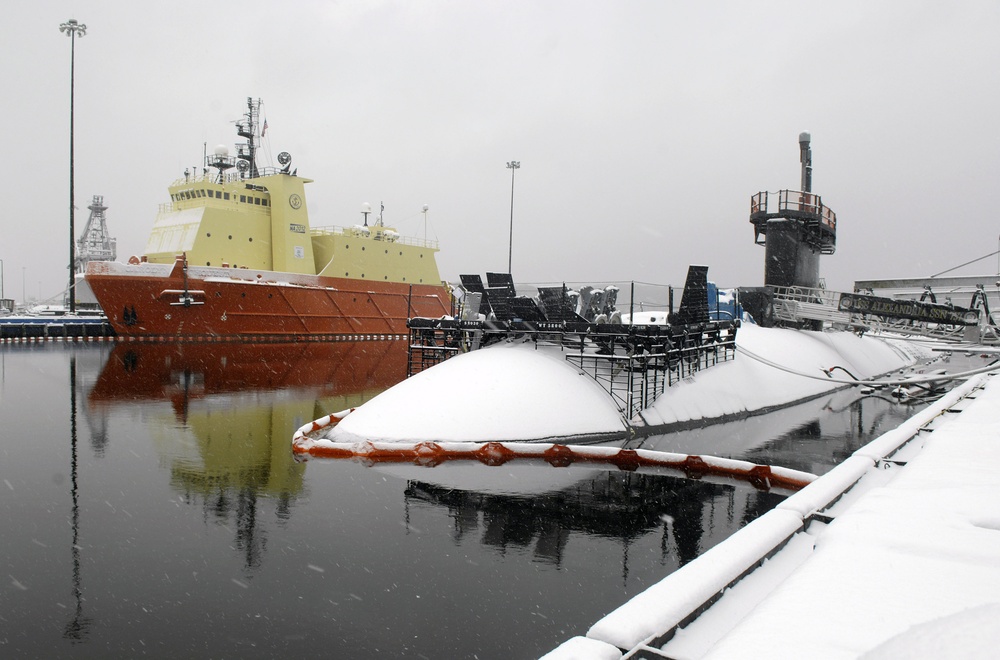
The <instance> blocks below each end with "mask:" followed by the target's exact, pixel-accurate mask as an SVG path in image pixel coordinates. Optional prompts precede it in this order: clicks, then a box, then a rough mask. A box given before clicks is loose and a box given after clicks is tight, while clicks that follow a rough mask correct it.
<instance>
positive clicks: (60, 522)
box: [0, 341, 912, 658]
mask: <svg viewBox="0 0 1000 660" xmlns="http://www.w3.org/2000/svg"><path fill="white" fill-rule="evenodd" d="M405 359H406V358H405V345H404V344H403V343H402V342H384V341H383V342H366V343H356V344H351V343H338V344H297V345H264V346H260V345H231V344H180V345H134V344H119V345H114V344H63V343H50V344H3V345H0V520H2V525H3V528H2V534H0V657H40V658H56V657H87V658H104V657H141V656H149V657H160V658H178V657H198V658H223V657H240V658H253V657H279V656H281V657H350V658H369V657H373V658H374V657H378V658H393V657H407V658H473V657H478V658H533V657H537V656H539V655H541V654H543V653H545V652H547V651H549V650H551V649H552V648H554V647H555V646H557V645H558V644H560V643H561V642H562V641H564V640H565V639H567V638H569V637H571V636H573V635H578V634H584V633H585V632H586V630H587V628H588V627H589V626H590V625H591V624H592V623H594V622H595V621H596V620H597V619H599V618H600V617H601V616H603V615H604V614H605V613H607V612H608V611H610V610H612V609H614V608H615V607H617V606H618V605H620V604H621V603H623V602H624V601H625V600H626V599H628V598H629V597H631V596H633V595H635V594H636V593H638V592H640V591H642V590H643V589H645V588H646V587H648V586H649V585H650V584H652V583H654V582H656V581H658V580H659V579H661V578H662V577H663V576H665V575H667V574H668V573H670V572H671V571H673V570H674V569H676V568H677V567H678V566H679V565H682V564H683V563H685V562H687V561H690V560H691V559H693V558H694V557H696V556H698V554H700V553H701V552H704V551H705V550H706V549H708V548H709V547H711V546H713V545H715V544H716V543H718V542H719V541H721V540H723V539H725V538H726V537H728V536H729V535H730V534H732V533H733V532H734V531H736V530H737V529H739V528H740V527H741V526H742V525H744V524H746V523H747V522H749V521H750V520H753V519H754V518H755V517H757V516H758V515H760V514H761V513H763V512H765V511H767V510H769V509H770V508H772V507H773V506H774V505H775V504H776V503H777V502H779V501H780V499H781V498H780V496H778V495H776V494H770V493H762V492H758V491H756V490H754V489H753V488H752V487H750V486H748V485H744V484H739V483H727V482H723V483H708V482H704V481H688V480H684V479H679V478H675V477H664V476H650V475H641V474H632V473H626V472H620V471H617V470H611V471H609V470H602V469H593V468H588V469H582V468H561V469H556V468H551V467H547V466H546V467H540V466H537V465H515V464H508V465H505V466H500V467H485V466H478V465H476V466H472V465H445V466H440V467H437V468H421V467H416V466H392V467H389V466H366V465H363V464H361V463H358V462H355V461H336V460H315V459H314V460H310V461H307V462H297V461H296V460H294V459H293V457H292V453H291V450H290V440H291V436H292V434H293V432H294V431H295V429H296V428H298V426H300V425H301V424H303V423H305V422H307V421H309V420H311V419H314V418H316V417H319V416H320V415H323V414H326V413H328V412H332V411H337V410H342V409H344V408H347V407H350V406H356V405H359V404H360V403H362V402H364V401H365V400H367V399H369V398H371V397H372V396H374V395H375V394H376V393H378V392H379V391H381V390H382V389H384V388H386V387H388V386H390V385H391V384H392V383H393V382H395V381H397V380H399V379H401V378H402V377H403V375H404V372H405ZM910 413H912V411H911V410H907V409H906V408H902V407H899V406H898V405H895V404H892V403H890V402H887V401H886V400H883V399H879V398H873V397H868V398H863V399H857V395H856V394H854V393H842V394H839V395H832V396H830V397H827V398H825V399H822V400H818V401H816V402H812V403H810V404H806V405H804V406H798V407H796V408H793V409H790V410H787V411H782V412H780V413H776V414H774V415H768V416H766V417H761V418H753V419H752V420H746V421H744V422H741V423H739V424H732V425H719V426H716V427H712V428H710V429H702V430H698V431H690V432H685V433H678V434H669V435H664V436H659V437H653V438H648V439H645V440H643V441H642V443H643V446H646V447H650V448H658V449H664V450H671V451H691V452H695V453H715V454H719V455H726V456H741V457H743V456H745V457H747V458H750V459H751V460H755V461H760V462H773V463H776V464H781V465H786V466H790V467H795V468H799V469H805V470H810V471H813V472H824V471H826V470H828V469H829V468H830V467H831V466H832V465H834V464H835V463H836V462H838V461H839V460H842V458H843V457H844V456H846V455H848V454H849V453H850V452H851V451H853V449H854V448H856V447H858V446H860V445H861V444H864V442H866V441H867V440H868V439H870V437H872V436H874V435H877V434H878V433H882V432H884V431H885V430H888V429H889V428H891V427H892V426H895V425H896V424H898V423H899V422H900V421H901V420H902V419H904V418H905V416H906V415H907V414H910ZM632 446H636V441H633V442H632Z"/></svg>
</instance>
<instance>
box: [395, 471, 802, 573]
mask: <svg viewBox="0 0 1000 660" xmlns="http://www.w3.org/2000/svg"><path fill="white" fill-rule="evenodd" d="M552 469H554V468H549V470H552ZM559 469H562V468H559ZM405 494H406V498H407V500H408V501H409V502H411V503H412V502H421V503H428V504H432V505H436V506H440V507H442V508H443V509H445V510H446V511H447V515H448V518H449V519H450V520H451V521H452V530H451V537H452V540H453V541H454V542H455V544H456V545H461V544H462V542H463V541H464V540H466V539H471V540H472V541H473V542H479V543H481V544H482V545H483V546H485V547H487V548H490V549H492V550H494V551H495V552H498V553H500V554H504V553H506V552H508V551H510V550H514V549H528V550H530V552H531V554H532V557H533V558H534V559H535V560H536V561H539V562H542V563H547V564H552V565H554V566H556V567H559V566H561V565H562V563H563V558H564V555H565V552H566V545H567V543H568V541H569V539H570V537H571V536H572V535H574V534H578V535H583V536H586V537H600V538H604V539H612V540H616V541H617V542H619V543H620V545H621V547H622V556H621V560H622V561H621V569H622V579H623V581H627V579H628V570H629V566H628V548H629V546H630V545H631V544H632V543H633V542H634V541H636V540H637V539H639V538H640V537H643V536H645V535H647V534H650V533H652V532H655V533H656V534H658V535H659V536H660V543H659V557H658V563H660V564H661V565H671V564H672V565H676V566H679V565H683V564H685V563H687V562H689V561H691V560H692V559H694V558H695V557H697V556H698V555H699V554H700V553H701V552H704V551H705V550H707V549H708V548H709V547H711V546H712V545H714V544H715V543H716V542H717V541H718V540H721V538H715V535H714V534H713V532H716V531H722V532H723V533H724V534H725V535H726V536H728V533H726V530H731V529H733V528H738V527H741V526H743V525H745V524H746V523H748V522H750V521H751V520H754V519H755V518H757V517H758V516H759V515H761V514H762V513H764V512H766V511H768V510H770V509H771V508H773V507H774V506H775V505H776V504H777V503H778V502H780V501H781V500H782V499H783V496H782V495H779V494H773V493H765V492H754V491H753V490H752V489H750V488H749V487H744V488H740V489H739V491H738V490H737V488H736V487H735V484H722V483H706V482H702V481H696V480H687V479H683V478H677V477H668V476H659V475H647V474H636V473H630V472H622V471H618V470H615V471H613V472H611V471H609V472H602V473H600V474H596V475H593V476H590V477H586V478H582V479H581V480H580V481H579V482H577V483H576V484H575V485H573V486H571V487H569V488H565V489H563V490H560V491H557V492H554V493H544V494H539V495H535V496H532V497H525V496H516V495H505V494H495V493H482V492H477V491H469V490H459V489H455V488H451V487H445V486H438V485H435V484H430V483H425V482H420V481H410V482H408V483H407V486H406V492H405ZM706 512H707V513H708V515H709V517H710V520H709V521H708V524H707V525H706V520H705V515H706ZM716 516H718V517H719V519H718V520H716ZM648 560H649V557H648V555H647V556H645V557H643V561H648Z"/></svg>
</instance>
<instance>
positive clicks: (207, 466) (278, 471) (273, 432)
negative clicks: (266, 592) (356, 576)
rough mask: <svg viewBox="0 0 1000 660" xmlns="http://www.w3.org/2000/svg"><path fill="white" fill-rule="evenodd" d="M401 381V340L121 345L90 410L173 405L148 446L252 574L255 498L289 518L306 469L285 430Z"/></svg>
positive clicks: (259, 541) (256, 561)
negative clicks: (217, 524) (222, 524)
mask: <svg viewBox="0 0 1000 660" xmlns="http://www.w3.org/2000/svg"><path fill="white" fill-rule="evenodd" d="M405 374H406V348H405V344H404V343H403V342H400V341H368V342H331V343H320V342H303V343H265V344H252V343H234V342H220V343H152V344H135V343H129V344H119V345H118V346H116V347H115V349H114V351H113V352H112V353H111V355H110V357H109V359H108V361H107V363H106V364H105V366H104V368H103V370H102V371H101V374H100V376H99V377H98V379H97V382H96V383H95V385H94V387H93V389H92V390H91V391H90V393H89V395H88V403H89V405H90V407H91V409H92V410H93V411H94V412H97V413H100V412H103V411H105V410H107V409H111V408H114V407H115V406H119V405H123V404H124V405H132V404H135V403H136V402H139V401H150V402H156V401H169V402H170V406H171V409H172V411H173V420H174V422H175V423H169V422H168V421H166V420H164V419H162V418H161V419H152V420H150V421H151V422H152V423H150V424H149V428H150V431H151V433H152V434H153V437H152V440H153V443H154V445H155V447H156V448H157V451H158V452H159V454H160V456H162V457H163V459H164V461H165V463H166V464H167V465H169V471H170V485H171V486H172V487H173V488H174V490H176V491H177V492H178V493H179V494H180V495H181V496H182V498H183V500H184V502H186V503H188V504H194V503H198V504H200V505H201V506H202V507H203V509H204V511H205V513H206V514H207V515H212V516H213V517H215V518H216V519H218V520H221V521H230V522H231V523H232V524H233V526H234V529H235V540H234V543H235V547H237V548H239V549H240V551H241V552H242V553H243V555H244V558H245V562H246V566H247V567H248V568H252V567H256V566H259V565H260V562H261V554H262V552H263V549H264V546H265V544H266V539H265V538H264V536H263V532H262V530H261V529H260V527H259V525H258V524H257V519H258V499H259V498H260V497H262V496H263V497H267V498H270V499H272V500H274V502H275V503H276V504H275V509H276V510H275V515H276V516H277V518H278V519H279V520H285V519H287V518H288V517H289V516H290V515H291V503H292V500H293V499H294V498H295V497H297V496H298V495H299V494H300V493H301V492H302V489H303V475H304V472H305V465H303V464H302V463H297V462H296V461H295V460H293V457H292V454H291V452H290V451H289V445H288V438H289V437H290V436H289V430H290V429H292V430H294V429H296V428H298V427H299V426H301V425H302V424H304V423H305V422H307V421H309V420H312V419H316V418H318V417H320V416H322V415H323V414H325V413H326V412H327V411H329V410H331V409H332V410H343V409H346V408H351V407H356V406H360V405H361V404H362V403H364V402H365V401H367V400H368V399H370V398H372V397H373V396H375V395H376V394H378V393H379V392H381V391H382V390H384V389H386V388H388V387H390V386H391V385H393V384H395V383H396V382H398V381H399V380H400V379H401V378H402V377H403V376H405Z"/></svg>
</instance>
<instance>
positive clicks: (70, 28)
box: [59, 18, 87, 314]
mask: <svg viewBox="0 0 1000 660" xmlns="http://www.w3.org/2000/svg"><path fill="white" fill-rule="evenodd" d="M59 31H60V32H62V33H63V34H65V35H66V36H67V37H69V42H70V47H69V289H68V292H69V313H70V314H75V313H76V292H74V291H73V289H74V287H75V286H76V243H75V237H74V233H75V228H74V227H73V221H74V217H73V212H74V210H73V110H74V108H73V101H74V99H73V94H74V78H75V68H76V35H77V34H79V35H80V36H81V37H82V36H84V35H85V34H87V26H86V25H84V24H83V23H77V22H76V20H75V19H72V18H71V19H69V20H68V21H66V22H65V23H63V24H61V25H60V26H59Z"/></svg>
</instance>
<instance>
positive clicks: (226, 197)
mask: <svg viewBox="0 0 1000 660" xmlns="http://www.w3.org/2000/svg"><path fill="white" fill-rule="evenodd" d="M222 199H225V200H227V201H228V200H229V193H222Z"/></svg>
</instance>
